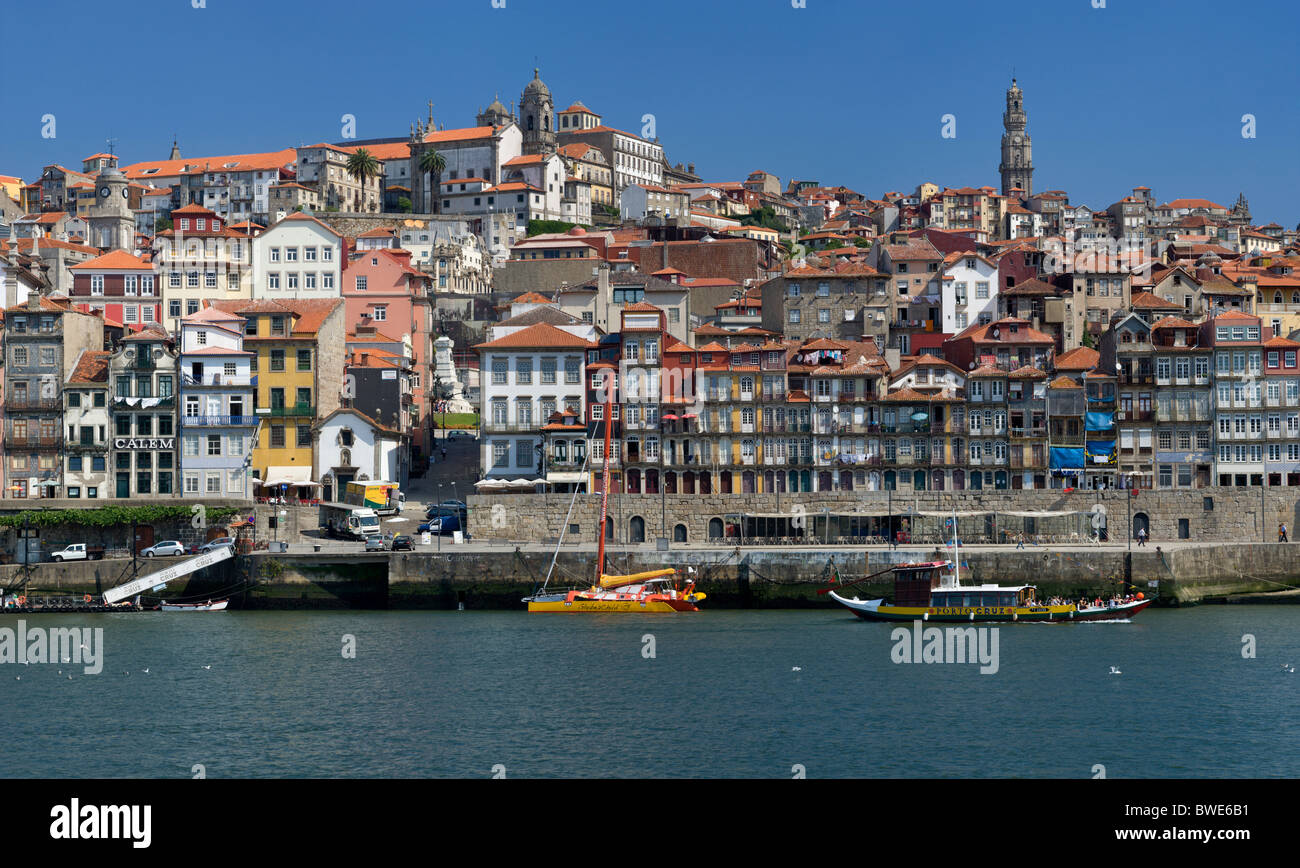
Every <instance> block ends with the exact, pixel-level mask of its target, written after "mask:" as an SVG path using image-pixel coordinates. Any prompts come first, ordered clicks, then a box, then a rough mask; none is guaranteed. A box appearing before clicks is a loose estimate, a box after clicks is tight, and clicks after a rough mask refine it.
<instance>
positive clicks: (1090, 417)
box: [1084, 413, 1115, 431]
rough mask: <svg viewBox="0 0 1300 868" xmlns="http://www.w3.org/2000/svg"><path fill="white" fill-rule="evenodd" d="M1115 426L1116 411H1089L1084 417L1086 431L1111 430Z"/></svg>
mask: <svg viewBox="0 0 1300 868" xmlns="http://www.w3.org/2000/svg"><path fill="white" fill-rule="evenodd" d="M1114 427H1115V414H1114V413H1089V414H1087V415H1086V416H1085V417H1084V430H1085V431H1110V430H1111V429H1113V428H1114Z"/></svg>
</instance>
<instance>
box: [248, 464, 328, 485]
mask: <svg viewBox="0 0 1300 868" xmlns="http://www.w3.org/2000/svg"><path fill="white" fill-rule="evenodd" d="M318 484H319V483H316V482H313V481H312V478H311V468H310V467H305V466H295V465H292V464H290V465H271V466H270V467H268V468H267V469H266V481H265V482H263V483H262V485H265V486H267V487H277V486H281V485H290V486H296V485H318Z"/></svg>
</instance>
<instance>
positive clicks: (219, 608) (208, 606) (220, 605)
mask: <svg viewBox="0 0 1300 868" xmlns="http://www.w3.org/2000/svg"><path fill="white" fill-rule="evenodd" d="M228 605H230V601H229V600H216V601H213V600H208V601H207V602H206V603H169V602H167V601H166V600H163V601H162V602H161V603H160V604H159V605H158V608H159V609H161V610H162V611H164V612H224V611H225V610H226V606H228Z"/></svg>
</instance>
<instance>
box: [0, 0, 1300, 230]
mask: <svg viewBox="0 0 1300 868" xmlns="http://www.w3.org/2000/svg"><path fill="white" fill-rule="evenodd" d="M193 2H204V3H205V4H206V6H205V7H204V8H201V9H195V8H192V2H191V0H143V2H139V3H134V4H129V5H125V6H116V7H113V6H109V7H105V6H104V5H103V4H102V3H94V4H92V3H89V2H71V0H43V2H40V3H24V4H21V5H20V4H16V3H14V2H12V0H6V6H7V7H8V8H7V9H6V11H5V19H6V27H5V31H6V33H7V34H9V35H10V36H11V42H12V37H14V35H15V34H39V33H42V32H45V28H47V27H48V25H49V22H52V21H53V22H57V21H63V22H69V23H71V22H79V23H78V24H76V25H75V26H68V27H60V28H58V29H57V32H58V45H57V51H56V52H55V54H57V56H58V58H59V59H58V60H55V59H54V56H53V55H51V56H45V57H43V58H41V59H38V60H37V61H35V62H31V63H22V62H20V61H17V60H16V57H15V54H14V53H13V52H12V51H11V52H10V54H9V56H8V58H7V60H8V66H9V70H8V72H7V76H8V78H9V81H8V83H7V86H6V87H5V88H4V89H3V91H2V92H0V117H3V118H4V123H3V124H0V174H17V175H20V176H22V177H23V178H24V179H27V180H30V179H32V178H34V177H35V176H36V175H37V174H38V173H39V172H40V169H41V167H42V166H44V165H47V164H50V163H56V162H57V163H63V164H65V165H68V166H72V167H79V166H80V162H79V161H80V159H81V158H82V157H84V156H86V155H88V154H91V153H94V152H96V151H101V150H104V149H105V147H106V145H105V140H106V138H107V137H109V136H113V137H115V138H116V139H117V144H116V151H117V153H119V154H120V155H121V157H122V159H123V161H124V162H134V161H138V160H145V159H163V158H165V157H166V156H167V154H168V150H169V148H170V146H171V140H172V135H173V133H174V134H175V135H176V136H178V138H179V140H180V145H181V151H182V153H183V154H184V155H186V156H194V157H199V156H204V155H217V154H228V153H245V152H251V151H269V150H277V149H279V148H283V147H288V146H295V145H300V144H311V143H314V142H317V141H320V140H327V141H337V140H339V139H340V138H341V133H340V126H341V124H340V117H341V116H342V115H343V114H345V113H348V114H353V115H355V116H356V118H357V136H358V137H360V138H370V137H378V136H391V135H405V134H406V132H407V130H408V128H409V125H410V123H411V122H412V120H414V118H415V117H416V116H417V115H423V114H424V113H425V111H426V109H425V104H426V102H427V101H428V100H430V99H432V100H433V102H434V117H435V120H437V121H438V122H439V123H441V124H446V125H447V126H448V127H449V128H450V127H457V126H468V125H471V124H472V123H473V116H474V113H475V112H476V111H477V110H478V108H479V107H480V106H483V105H485V104H486V103H488V102H490V101H491V99H492V97H493V96H494V95H495V94H496V93H497V92H500V95H501V99H502V101H503V102H508V101H509V100H512V99H513V100H518V99H519V94H520V91H521V90H522V89H523V86H524V84H525V83H526V82H527V80H528V79H529V78H531V77H532V69H533V67H534V65H539V66H540V67H541V70H542V78H543V80H544V81H546V83H547V84H548V85H549V86H550V88H551V91H552V93H553V94H554V95H555V99H556V103H557V108H564V107H566V106H567V105H568V104H569V103H571V102H573V101H574V100H576V99H581V100H582V101H583V102H584V103H585V104H586V105H588V106H589V107H591V108H593V109H594V110H596V111H598V112H600V113H601V114H603V115H604V118H605V122H606V123H608V124H610V125H611V126H615V127H619V128H622V129H626V130H629V131H633V132H637V131H639V130H640V129H641V125H642V122H641V118H642V116H643V115H645V114H653V115H654V117H655V123H656V126H657V132H658V134H659V138H660V141H661V143H662V144H663V145H664V146H665V148H666V149H667V153H668V158H669V160H670V161H671V162H674V163H676V162H683V163H686V162H692V163H695V164H696V168H697V171H698V172H700V173H701V174H702V175H703V176H704V177H705V178H706V179H707V180H719V181H720V180H735V179H743V177H744V176H745V175H746V174H747V173H748V172H750V171H751V170H754V169H759V168H762V169H765V170H767V171H770V172H774V173H776V174H777V175H779V176H780V177H781V179H782V182H783V183H784V182H785V181H786V180H788V179H789V178H790V177H792V176H794V177H799V178H810V179H816V180H819V181H821V182H822V183H824V184H845V185H847V186H849V187H852V188H854V189H856V190H859V191H861V192H863V193H865V194H868V195H872V196H875V195H879V194H880V193H882V192H884V191H886V190H895V189H897V190H911V189H914V188H915V187H916V185H917V184H918V183H919V182H921V181H926V180H928V181H934V182H936V183H938V184H941V185H948V186H964V185H970V186H981V185H985V184H987V185H994V186H996V185H997V184H998V176H997V164H998V156H999V155H998V145H999V136H1000V135H1001V113H1002V109H1003V101H1004V94H1005V91H1006V88H1007V86H1008V84H1009V80H1010V78H1011V75H1012V70H1013V69H1014V71H1015V75H1016V77H1017V78H1018V79H1019V81H1020V85H1021V87H1022V88H1023V89H1024V91H1025V106H1026V109H1027V110H1028V112H1029V133H1030V135H1031V136H1032V138H1033V144H1034V166H1035V174H1034V186H1035V189H1064V190H1067V191H1068V192H1069V193H1070V200H1071V201H1072V202H1083V203H1085V204H1088V205H1091V206H1093V207H1104V206H1106V205H1108V204H1110V203H1111V202H1114V201H1115V200H1116V199H1118V198H1120V197H1121V196H1123V195H1126V194H1127V193H1128V192H1129V190H1130V189H1131V188H1132V187H1134V186H1136V185H1140V184H1141V185H1146V186H1149V187H1151V188H1152V189H1153V191H1154V194H1155V196H1156V197H1157V198H1159V199H1160V200H1161V201H1167V200H1169V199H1173V198H1180V197H1193V196H1195V197H1205V198H1209V199H1213V200H1215V201H1217V202H1220V203H1222V204H1225V205H1229V206H1230V205H1231V204H1232V203H1233V201H1235V199H1236V196H1237V193H1238V192H1239V191H1244V192H1245V193H1246V195H1247V196H1248V197H1249V199H1250V203H1251V209H1252V212H1253V214H1254V217H1255V219H1256V222H1259V223H1264V222H1268V221H1270V220H1276V221H1277V222H1279V223H1282V224H1283V225H1285V226H1287V227H1288V228H1291V227H1294V226H1295V225H1296V223H1297V221H1300V207H1297V205H1296V202H1295V195H1296V192H1297V190H1298V189H1300V161H1297V158H1296V155H1297V153H1298V152H1300V149H1298V148H1297V144H1298V143H1300V106H1298V105H1297V100H1296V94H1297V93H1300V63H1297V59H1298V58H1297V54H1298V53H1300V48H1298V47H1297V43H1296V34H1297V32H1300V6H1298V5H1297V4H1294V3H1290V2H1282V0H1240V2H1235V3H1227V2H1223V0H1214V2H1211V0H1105V2H1106V6H1105V8H1103V9H1094V8H1093V5H1092V4H1093V2H1095V0H929V2H904V3H888V4H887V3H877V2H867V0H807V3H806V7H805V8H793V7H792V3H791V0H703V2H701V0H693V2H686V0H655V2H650V3H646V2H638V3H620V2H593V0H583V2H576V0H505V4H506V5H505V8H500V9H498V8H494V7H493V5H492V0H423V2H409V0H390V2H388V3H377V4H361V5H358V4H356V3H354V2H343V0H261V2H258V0H193ZM498 2H499V0H498ZM408 44H409V45H415V46H418V47H406V46H407V45H408ZM949 113H951V114H953V115H955V116H956V119H957V136H956V138H955V139H944V138H942V137H941V135H940V130H941V118H942V116H943V115H945V114H949ZM46 114H54V115H55V117H56V122H57V130H56V131H57V136H56V138H53V139H45V138H42V137H41V118H42V116H43V115H46ZM1246 114H1251V115H1254V117H1255V124H1256V136H1255V137H1254V138H1243V136H1242V127H1243V123H1242V116H1243V115H1246Z"/></svg>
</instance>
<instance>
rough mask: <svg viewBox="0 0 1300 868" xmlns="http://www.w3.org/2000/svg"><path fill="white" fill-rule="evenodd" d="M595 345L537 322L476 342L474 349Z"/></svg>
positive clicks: (581, 347)
mask: <svg viewBox="0 0 1300 868" xmlns="http://www.w3.org/2000/svg"><path fill="white" fill-rule="evenodd" d="M596 346H597V345H596V344H593V343H591V342H590V341H587V340H584V339H583V338H580V337H578V336H577V335H575V334H573V333H571V332H566V331H564V330H563V329H558V328H556V327H555V326H553V325H550V324H549V323H538V324H537V325H531V326H529V327H528V328H526V329H520V330H519V331H517V332H514V333H513V334H508V335H506V336H505V337H501V338H497V339H496V340H494V341H488V342H486V343H482V344H476V345H475V346H474V349H476V350H508V349H529V348H533V347H538V348H543V347H545V348H550V347H561V348H573V349H588V348H595V347H596Z"/></svg>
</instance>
